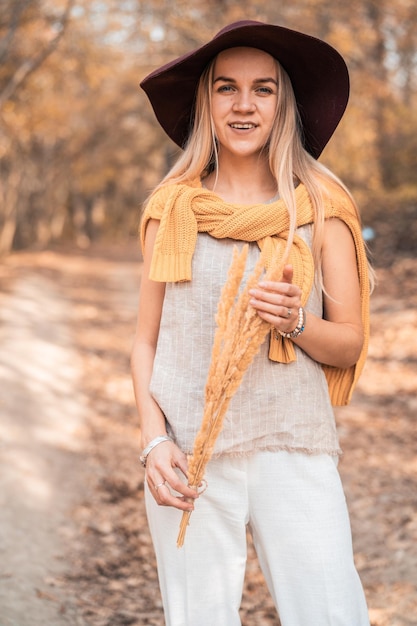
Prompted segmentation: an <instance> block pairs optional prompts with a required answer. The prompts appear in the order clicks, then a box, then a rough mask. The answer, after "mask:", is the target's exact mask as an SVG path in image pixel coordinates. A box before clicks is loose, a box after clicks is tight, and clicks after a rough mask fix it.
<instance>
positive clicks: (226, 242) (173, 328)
mask: <svg viewBox="0 0 417 626" xmlns="http://www.w3.org/2000/svg"><path fill="white" fill-rule="evenodd" d="M297 234H299V235H300V236H301V237H302V238H303V239H304V240H305V241H306V242H307V243H308V245H310V246H311V226H310V225H308V226H303V227H301V228H299V229H298V230H297ZM235 245H237V246H238V247H239V248H240V247H241V246H242V245H243V243H241V242H236V241H234V240H231V239H215V238H213V237H211V236H210V235H208V234H203V233H200V234H199V235H198V239H197V245H196V249H195V253H194V257H193V266H192V277H193V278H192V280H191V281H189V282H180V283H167V285H166V291H165V299H164V304H163V311H162V318H161V325H160V331H159V337H158V345H157V351H156V356H155V361H154V368H153V374H152V380H151V393H152V396H153V397H154V398H155V400H156V402H157V403H158V404H159V406H160V407H161V410H162V411H163V413H164V415H165V417H166V420H167V428H168V432H169V433H170V434H171V435H172V436H173V438H174V439H175V441H176V442H177V444H178V445H179V447H180V448H181V449H182V450H183V451H184V452H185V453H187V454H190V453H191V452H192V450H193V444H194V439H195V436H196V434H197V432H198V429H199V426H200V423H201V419H202V415H203V407H204V387H205V383H206V377H207V371H208V368H209V363H210V359H211V349H212V344H213V338H214V333H215V321H214V317H215V313H216V309H217V303H218V300H219V297H220V293H221V289H222V287H223V285H224V283H225V281H226V278H227V272H228V269H229V266H230V263H231V260H232V253H233V246H235ZM258 258H259V248H258V246H257V245H256V244H255V243H253V244H252V243H251V244H249V254H248V260H247V267H246V274H245V279H247V278H248V276H249V275H250V274H251V273H252V271H253V269H254V267H255V264H256V261H257V259H258ZM305 308H306V311H307V324H308V312H309V311H311V312H312V313H314V314H315V315H318V316H321V315H322V297H321V293H319V292H318V290H317V289H315V288H314V287H313V290H312V293H311V295H310V298H309V300H308V302H307V305H306V307H305ZM268 342H269V339H268V338H267V339H266V341H265V342H264V344H263V345H262V346H261V350H260V352H259V353H258V354H257V355H256V356H255V359H254V361H253V362H252V364H251V365H250V367H249V368H248V370H247V371H246V373H245V375H244V378H243V380H242V383H241V386H240V387H239V389H238V390H237V392H236V394H235V396H234V397H233V398H232V400H231V403H230V405H229V409H228V411H227V414H226V417H225V421H224V427H223V430H222V432H221V433H220V435H219V438H218V440H217V442H216V446H215V449H214V456H218V455H221V454H231V455H246V454H250V453H253V452H255V451H257V450H271V451H275V450H289V451H299V452H305V453H308V454H322V453H327V454H331V455H338V454H340V452H341V451H340V448H339V445H338V438H337V433H336V426H335V420H334V414H333V409H332V406H331V403H330V399H329V394H328V388H327V382H326V379H325V375H324V373H323V369H322V367H321V365H320V364H319V363H317V362H316V361H314V360H312V359H311V358H310V357H309V356H308V355H307V354H306V353H305V352H303V351H302V350H301V349H300V348H298V347H297V346H295V350H296V356H297V360H296V361H294V362H292V363H287V364H284V363H277V362H273V361H271V360H270V359H269V358H268V349H269V346H268Z"/></svg>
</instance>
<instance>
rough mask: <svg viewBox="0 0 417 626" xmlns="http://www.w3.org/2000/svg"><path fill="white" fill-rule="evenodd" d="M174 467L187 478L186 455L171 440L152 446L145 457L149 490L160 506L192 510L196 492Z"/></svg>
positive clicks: (196, 495)
mask: <svg viewBox="0 0 417 626" xmlns="http://www.w3.org/2000/svg"><path fill="white" fill-rule="evenodd" d="M176 469H179V470H180V472H181V473H182V474H183V476H184V477H185V479H186V480H187V470H188V464H187V457H186V455H185V454H184V453H183V452H182V451H181V450H180V449H179V448H178V446H177V445H176V444H175V443H174V442H173V441H163V442H162V443H160V444H158V445H157V446H156V447H155V448H153V449H152V450H151V451H150V453H149V454H148V456H147V458H146V481H147V483H148V486H149V489H150V492H151V494H152V495H153V497H154V498H155V500H156V502H157V503H158V504H159V505H160V506H173V507H175V508H176V509H180V510H181V511H193V510H194V500H195V499H196V498H198V492H197V491H196V490H195V489H192V488H191V487H188V485H187V483H186V482H184V480H181V477H180V476H179V475H178V472H177V471H176Z"/></svg>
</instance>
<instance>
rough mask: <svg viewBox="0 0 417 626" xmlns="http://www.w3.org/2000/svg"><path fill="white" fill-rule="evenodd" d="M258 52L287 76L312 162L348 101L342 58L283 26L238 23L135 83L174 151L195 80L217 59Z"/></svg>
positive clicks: (185, 128) (185, 129) (183, 137)
mask: <svg viewBox="0 0 417 626" xmlns="http://www.w3.org/2000/svg"><path fill="white" fill-rule="evenodd" d="M239 46H244V47H251V48H258V49H260V50H263V51H265V52H267V53H269V54H270V55H271V56H273V57H274V58H275V59H277V60H278V61H279V63H280V64H281V65H282V67H283V68H284V69H285V70H286V72H287V74H288V75H289V77H290V80H291V83H292V86H293V90H294V94H295V98H296V101H297V106H298V109H299V112H300V117H301V121H302V125H303V132H304V146H305V148H306V150H307V151H308V152H309V153H310V154H311V155H312V156H313V157H314V158H318V157H319V156H320V154H321V152H322V151H323V149H324V147H325V146H326V144H327V142H328V141H329V139H330V137H331V136H332V135H333V133H334V131H335V130H336V127H337V125H338V124H339V122H340V120H341V118H342V116H343V113H344V111H345V109H346V105H347V102H348V99H349V74H348V70H347V67H346V63H345V61H344V60H343V58H342V56H341V55H340V54H339V53H338V52H337V50H335V49H334V48H333V47H331V46H330V45H329V44H327V43H325V42H324V41H322V40H320V39H317V38H315V37H312V36H310V35H306V34H304V33H300V32H298V31H294V30H291V29H288V28H284V27H283V26H275V25H271V24H264V23H262V22H254V21H241V22H236V23H234V24H230V25H229V26H227V27H225V28H224V29H223V30H221V31H220V32H219V33H218V34H217V35H216V36H215V37H214V38H213V39H212V40H211V41H209V42H208V43H207V44H205V45H202V46H200V47H199V48H197V49H196V50H193V51H192V52H189V53H187V54H185V55H183V56H181V57H179V58H177V59H175V60H173V61H171V62H170V63H167V64H166V65H164V66H162V67H160V68H159V69H157V70H155V71H153V72H152V73H151V74H149V75H148V76H147V77H146V78H144V79H143V81H142V82H141V87H142V88H143V90H144V91H145V92H146V94H147V96H148V98H149V100H150V102H151V105H152V107H153V110H154V112H155V115H156V117H157V120H158V122H159V123H160V125H161V126H162V128H163V129H164V130H165V132H166V133H167V135H168V136H169V137H170V138H171V139H172V140H173V141H174V142H175V143H176V144H177V145H178V146H180V147H183V146H184V144H185V143H186V141H187V138H188V134H189V132H190V126H191V115H192V111H193V105H194V100H195V95H196V90H197V85H198V81H199V78H200V76H201V74H202V72H203V70H204V69H205V68H206V67H207V65H208V64H209V63H210V61H211V60H212V59H214V57H215V56H217V54H219V53H220V52H222V51H223V50H226V49H228V48H234V47H239Z"/></svg>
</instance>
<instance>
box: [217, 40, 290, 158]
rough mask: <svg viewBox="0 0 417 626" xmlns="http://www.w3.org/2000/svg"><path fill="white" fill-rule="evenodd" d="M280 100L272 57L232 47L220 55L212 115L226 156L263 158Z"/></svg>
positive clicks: (248, 49) (256, 51) (260, 51)
mask: <svg viewBox="0 0 417 626" xmlns="http://www.w3.org/2000/svg"><path fill="white" fill-rule="evenodd" d="M277 98H278V81H277V70H276V63H275V60H274V58H273V57H272V56H271V55H269V54H267V53H266V52H263V51H262V50H258V49H256V48H230V49H229V50H225V51H223V52H221V53H220V54H219V55H218V57H217V59H216V61H215V64H214V72H213V85H212V102H211V113H212V118H213V122H214V128H215V132H216V137H217V140H218V143H219V154H220V155H221V156H222V157H224V156H225V154H229V155H233V156H242V157H248V156H255V155H259V153H260V152H261V150H262V149H263V148H264V146H265V145H266V144H267V143H268V140H269V136H270V134H271V130H272V126H273V123H274V120H275V113H276V108H277Z"/></svg>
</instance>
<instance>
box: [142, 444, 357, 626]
mask: <svg viewBox="0 0 417 626" xmlns="http://www.w3.org/2000/svg"><path fill="white" fill-rule="evenodd" d="M206 479H207V484H208V487H207V490H206V491H205V492H204V494H203V495H201V496H200V498H198V499H197V501H196V504H195V510H194V512H193V513H192V515H191V520H190V525H189V526H188V528H187V533H186V536H185V543H184V546H183V547H182V548H177V547H176V539H177V535H178V529H179V523H180V519H181V515H182V513H181V511H178V510H177V509H173V508H167V507H160V506H158V505H157V504H156V502H155V500H154V499H153V497H152V496H151V495H150V493H149V491H148V490H146V507H147V514H148V521H149V526H150V530H151V535H152V540H153V543H154V547H155V552H156V558H157V563H158V575H159V582H160V588H161V594H162V600H163V605H164V612H165V619H166V626H213V625H215V626H237V625H239V624H241V621H240V617H239V607H240V603H241V597H242V588H243V581H244V575H245V566H246V549H247V547H246V527H247V525H248V526H249V528H250V531H251V532H252V536H253V541H254V546H255V549H256V552H257V555H258V559H259V562H260V565H261V568H262V571H263V573H264V576H265V579H266V582H267V585H268V588H269V591H270V593H271V595H272V598H273V600H274V603H275V606H276V608H277V611H278V614H279V616H280V620H281V624H282V626H369V618H368V611H367V607H366V602H365V597H364V593H363V589H362V586H361V583H360V580H359V576H358V574H357V571H356V569H355V566H354V562H353V552H352V541H351V530H350V524H349V518H348V513H347V508H346V502H345V496H344V493H343V488H342V485H341V482H340V477H339V473H338V471H337V467H336V463H335V461H334V459H333V458H332V457H330V456H328V455H318V456H308V455H304V454H299V453H288V452H285V451H282V452H259V453H256V454H254V455H251V456H248V457H239V458H233V457H227V456H224V457H221V458H219V459H213V460H212V461H210V463H209V465H208V468H207V472H206ZM249 626H252V625H249Z"/></svg>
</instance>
